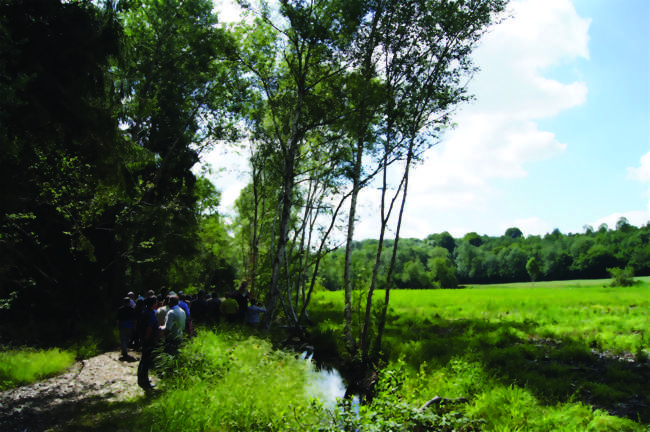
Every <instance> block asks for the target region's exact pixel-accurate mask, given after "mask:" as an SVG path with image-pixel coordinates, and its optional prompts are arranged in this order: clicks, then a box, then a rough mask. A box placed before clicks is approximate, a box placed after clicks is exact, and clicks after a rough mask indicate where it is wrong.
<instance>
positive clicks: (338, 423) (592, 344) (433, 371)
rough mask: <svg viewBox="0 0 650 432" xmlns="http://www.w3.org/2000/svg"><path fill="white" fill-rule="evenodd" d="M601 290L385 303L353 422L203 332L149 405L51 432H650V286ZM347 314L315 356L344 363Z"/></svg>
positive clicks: (444, 295) (244, 339)
mask: <svg viewBox="0 0 650 432" xmlns="http://www.w3.org/2000/svg"><path fill="white" fill-rule="evenodd" d="M607 284H608V281H571V282H560V283H558V282H552V283H536V284H535V286H532V284H512V285H502V286H473V287H466V288H464V289H457V290H399V291H393V293H392V295H391V308H390V316H389V322H388V326H387V328H386V336H385V344H384V350H385V356H386V358H387V364H385V365H384V367H383V368H382V369H381V371H380V373H379V382H378V384H377V388H378V392H377V395H376V396H375V398H374V400H373V401H372V403H370V404H367V405H362V406H358V407H356V408H353V409H349V408H346V406H345V404H343V405H340V406H338V407H337V408H335V409H332V408H331V407H327V406H325V404H324V403H323V402H322V401H321V400H320V399H319V394H318V392H317V391H314V387H313V380H314V372H313V370H312V369H311V366H310V364H309V363H308V362H306V361H305V360H302V359H300V357H299V356H297V355H295V354H294V353H290V352H284V351H278V350H276V349H274V348H273V345H272V344H271V343H270V341H269V340H268V339H267V338H265V337H263V336H262V335H260V334H259V333H254V332H253V333H251V332H250V331H249V330H248V329H239V328H231V327H228V326H224V327H219V328H217V329H216V330H215V331H210V330H207V329H199V331H198V336H197V337H195V338H193V339H192V340H191V341H188V342H187V343H186V344H185V345H184V348H183V349H182V351H181V354H180V356H179V357H178V358H177V359H175V360H171V359H168V360H167V361H164V359H165V358H164V357H163V358H162V361H160V362H159V368H158V374H159V375H160V376H161V377H162V381H161V384H160V386H159V388H160V392H159V393H157V394H156V395H155V396H154V397H151V398H146V397H139V398H136V399H134V400H133V401H127V402H121V403H119V404H112V405H111V404H105V405H102V408H101V412H95V411H93V412H89V413H88V414H85V415H84V416H82V417H80V418H77V419H75V420H74V421H72V422H71V423H70V424H69V426H68V428H59V429H57V430H59V431H61V430H93V431H97V430H99V431H109V430H111V431H112V430H124V431H140V430H157V431H167V430H170V431H172V430H179V428H180V429H183V430H201V431H240V430H256V431H288V430H300V431H308V430H311V431H319V432H327V431H341V430H350V431H357V430H358V431H412V430H418V431H438V432H451V431H457V432H463V431H464V432H469V431H495V432H496V431H499V432H503V431H513V432H514V431H549V432H550V431H566V432H569V431H570V432H574V431H598V432H601V431H634V432H636V431H645V432H648V431H650V409H649V407H650V386H649V385H648V383H649V382H650V364H649V362H648V352H649V351H648V337H649V336H648V335H647V334H646V332H647V330H648V324H649V323H650V321H649V320H650V281H649V280H647V279H646V280H644V281H643V283H642V284H640V285H637V286H635V287H632V288H624V289H622V288H610V287H607V286H606V285H607ZM382 294H383V293H378V295H377V297H382ZM342 309H343V293H342V292H323V293H319V294H318V295H317V296H316V298H315V299H314V303H313V307H312V308H311V318H312V320H314V321H315V322H317V323H318V324H316V325H315V327H313V328H312V329H311V332H312V334H313V336H314V344H315V345H316V348H317V350H320V351H331V350H334V349H341V348H340V347H341V341H342V338H341V337H340V332H341V319H342ZM50 354H57V355H58V352H54V351H53V352H51V353H50ZM26 358H27V357H24V359H26ZM25 361H27V362H29V361H32V360H25ZM3 362H6V359H4V360H3ZM14 368H15V369H16V370H18V369H19V368H18V367H14ZM5 379H7V378H6V377H5ZM434 396H440V398H442V399H440V401H441V402H440V403H438V404H434V405H432V406H431V407H429V408H427V409H426V410H421V409H420V407H422V406H423V404H424V403H425V402H427V401H429V400H431V399H432V398H434Z"/></svg>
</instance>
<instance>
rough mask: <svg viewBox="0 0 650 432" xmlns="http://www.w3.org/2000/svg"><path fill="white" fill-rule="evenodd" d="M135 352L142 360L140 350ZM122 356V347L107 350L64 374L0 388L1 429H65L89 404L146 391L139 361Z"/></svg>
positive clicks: (19, 431) (23, 431)
mask: <svg viewBox="0 0 650 432" xmlns="http://www.w3.org/2000/svg"><path fill="white" fill-rule="evenodd" d="M132 355H134V356H137V357H136V358H137V359H138V360H139V354H138V353H132ZM119 357H120V353H119V351H113V352H107V353H104V354H102V355H99V356H97V357H93V358H90V359H86V360H83V361H80V362H77V363H75V364H74V366H72V367H71V368H70V369H69V370H68V371H67V372H66V373H64V374H62V375H59V376H56V377H53V378H50V379H47V380H44V381H39V382H37V383H35V384H32V385H28V386H23V387H18V388H14V389H11V390H7V391H4V392H0V431H2V432H14V431H16V432H41V431H62V430H66V424H67V423H68V422H69V421H70V420H72V419H74V418H75V417H76V416H78V415H79V414H80V413H82V412H84V410H87V409H88V408H89V407H90V406H93V405H96V404H98V403H102V402H104V403H106V402H118V401H126V400H130V399H133V398H135V397H137V396H141V395H143V394H144V392H143V391H142V390H141V389H140V388H139V387H138V386H137V377H136V374H137V369H138V361H137V360H136V361H132V362H125V361H120V360H119ZM151 375H154V374H153V373H152V374H151ZM154 379H155V377H153V376H152V380H154Z"/></svg>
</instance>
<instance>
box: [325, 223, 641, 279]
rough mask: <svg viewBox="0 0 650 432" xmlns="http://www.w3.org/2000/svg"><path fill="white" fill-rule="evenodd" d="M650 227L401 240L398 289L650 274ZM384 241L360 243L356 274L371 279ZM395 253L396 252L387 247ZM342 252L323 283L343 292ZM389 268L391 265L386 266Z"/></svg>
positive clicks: (388, 244) (328, 263) (327, 266)
mask: <svg viewBox="0 0 650 432" xmlns="http://www.w3.org/2000/svg"><path fill="white" fill-rule="evenodd" d="M649 240H650V224H647V225H645V226H643V227H636V226H634V225H631V224H629V222H628V221H627V219H625V218H621V219H619V221H618V222H617V224H616V229H615V230H614V229H610V228H609V227H608V226H607V225H606V224H603V225H601V226H600V227H598V230H594V229H593V227H591V226H585V232H584V233H582V234H571V233H570V234H562V233H561V232H560V231H559V230H557V229H556V230H554V231H553V232H551V233H548V234H546V235H544V236H543V237H542V236H538V235H531V236H528V237H524V236H523V234H522V232H521V230H520V229H519V228H516V227H513V228H509V229H508V230H506V232H505V233H504V235H503V236H501V237H490V236H487V235H483V236H480V235H478V234H477V233H468V234H466V235H465V236H463V237H462V238H453V237H452V236H451V234H449V233H448V232H446V231H445V232H442V233H440V234H431V235H429V236H428V237H426V238H424V239H401V240H400V243H399V249H398V251H397V262H396V266H395V285H396V287H398V288H422V289H424V288H457V287H459V286H463V285H466V284H493V283H508V282H526V281H532V282H534V281H549V280H569V279H602V278H609V277H611V276H612V275H611V274H610V271H609V269H628V272H629V273H630V274H631V275H637V276H648V275H650V241H649ZM376 245H377V241H376V240H365V241H361V242H356V243H355V247H354V252H353V255H352V256H353V261H354V263H355V271H356V273H357V274H358V275H359V277H360V278H361V279H364V278H366V279H367V278H368V274H367V273H368V272H367V270H366V269H368V268H369V267H370V263H371V261H372V258H373V256H372V255H373V252H374V250H376ZM384 247H385V248H386V249H387V250H391V249H392V247H393V242H392V241H386V242H385V246H384ZM342 260H343V254H342V251H335V252H333V253H332V254H331V255H330V256H328V257H327V258H326V259H324V264H323V267H322V271H321V283H322V284H323V286H324V287H326V288H327V289H330V290H337V289H341V286H340V280H341V276H340V269H341V268H342ZM385 264H386V265H387V263H385Z"/></svg>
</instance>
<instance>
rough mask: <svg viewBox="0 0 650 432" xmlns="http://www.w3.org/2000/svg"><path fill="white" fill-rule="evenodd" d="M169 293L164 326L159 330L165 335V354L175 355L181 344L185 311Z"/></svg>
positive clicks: (174, 296)
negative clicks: (167, 310)
mask: <svg viewBox="0 0 650 432" xmlns="http://www.w3.org/2000/svg"><path fill="white" fill-rule="evenodd" d="M172 294H173V293H170V295H169V297H168V299H169V312H167V316H166V317H165V325H163V326H162V327H160V330H161V331H163V332H164V333H165V352H166V353H168V354H171V355H175V354H176V353H177V352H178V349H179V347H180V345H181V342H183V329H185V319H186V318H185V311H183V309H181V308H180V307H179V306H178V296H177V295H172Z"/></svg>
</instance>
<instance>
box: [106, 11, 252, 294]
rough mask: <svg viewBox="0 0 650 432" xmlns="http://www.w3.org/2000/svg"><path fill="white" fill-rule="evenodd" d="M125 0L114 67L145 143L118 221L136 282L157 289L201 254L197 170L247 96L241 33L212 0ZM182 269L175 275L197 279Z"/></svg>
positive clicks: (135, 136) (128, 116)
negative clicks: (234, 58) (174, 268)
mask: <svg viewBox="0 0 650 432" xmlns="http://www.w3.org/2000/svg"><path fill="white" fill-rule="evenodd" d="M120 4H121V7H122V9H121V13H120V16H121V18H122V20H123V25H124V29H125V30H124V31H125V38H126V42H125V45H126V47H127V55H126V57H125V61H124V62H123V63H122V65H120V67H119V68H117V69H116V78H117V83H118V85H119V87H120V90H121V92H122V95H123V111H122V112H121V115H120V120H121V123H122V126H123V128H124V133H125V136H126V137H127V138H128V139H129V140H130V141H131V142H132V143H133V144H134V146H135V148H136V149H137V153H136V156H137V158H134V160H132V162H131V165H130V167H131V170H130V173H131V182H132V183H131V194H130V196H128V197H127V198H126V200H127V203H126V205H127V207H128V208H129V211H128V212H126V213H123V216H122V218H121V219H120V221H119V223H120V224H121V227H122V228H121V230H122V236H121V239H122V242H123V249H124V252H123V256H125V257H128V259H129V262H128V266H127V272H128V274H129V276H130V283H131V284H133V285H134V287H138V289H142V288H143V287H145V286H146V285H150V286H149V288H153V289H157V288H158V287H159V286H160V285H162V284H167V283H168V282H169V280H168V277H169V276H170V275H168V274H167V272H166V269H168V268H169V263H171V262H173V261H174V260H175V259H176V258H177V257H183V256H192V255H194V254H196V253H198V219H197V211H196V209H197V203H196V200H197V195H196V193H195V188H196V177H195V175H194V174H193V172H192V170H191V169H192V167H193V166H194V164H195V163H197V162H198V160H199V159H198V152H199V151H200V150H201V148H202V147H203V146H205V145H206V143H212V142H214V141H216V140H218V139H220V138H223V137H224V136H225V135H227V134H228V132H229V126H232V122H233V117H234V114H233V113H236V112H237V108H236V107H235V105H236V104H237V103H238V102H239V100H240V98H241V96H240V90H241V80H240V77H241V74H239V73H237V72H236V66H237V65H236V63H234V62H231V61H230V57H231V55H233V53H234V52H235V41H234V39H233V38H232V37H231V35H230V34H229V32H228V31H226V30H225V29H223V28H221V27H219V26H218V25H217V24H218V22H217V15H216V14H215V13H213V11H212V9H213V4H212V2H210V1H208V0H186V1H184V2H182V3H178V2H176V1H172V0H163V1H158V0H130V1H127V2H124V3H120ZM192 276H193V275H189V274H188V275H183V274H182V272H180V273H176V274H175V277H174V279H175V280H172V281H171V282H172V283H177V284H179V285H186V284H189V281H190V280H191V278H192Z"/></svg>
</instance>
